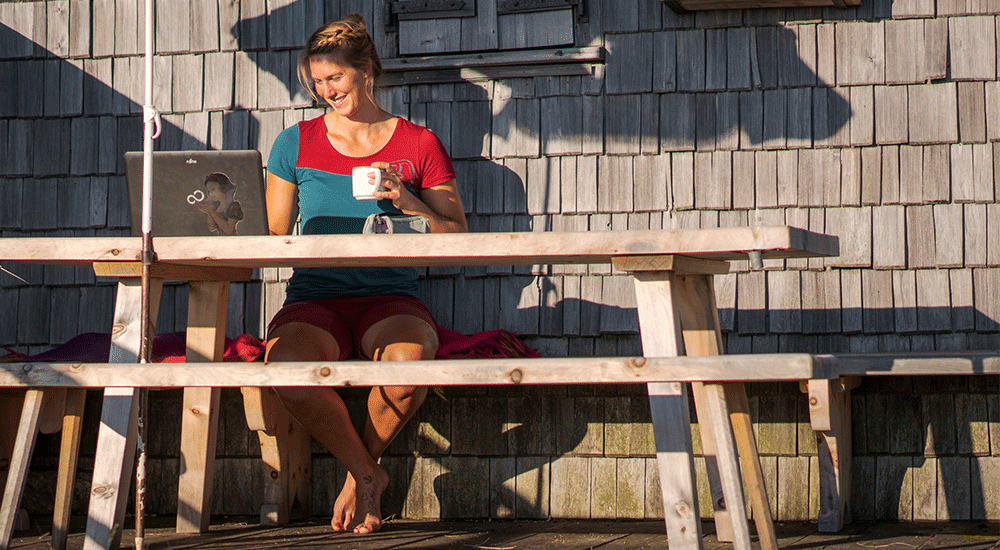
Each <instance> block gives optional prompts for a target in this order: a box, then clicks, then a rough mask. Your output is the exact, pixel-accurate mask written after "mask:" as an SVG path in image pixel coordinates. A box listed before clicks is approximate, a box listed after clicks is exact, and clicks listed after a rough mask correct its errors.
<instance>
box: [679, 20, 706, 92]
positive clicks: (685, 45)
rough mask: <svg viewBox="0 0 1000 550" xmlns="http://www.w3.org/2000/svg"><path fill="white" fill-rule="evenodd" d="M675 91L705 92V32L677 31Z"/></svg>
mask: <svg viewBox="0 0 1000 550" xmlns="http://www.w3.org/2000/svg"><path fill="white" fill-rule="evenodd" d="M676 37H677V90H678V91H681V92H700V91H703V90H705V70H706V65H705V53H706V52H705V31H704V30H684V31H677V33H676Z"/></svg>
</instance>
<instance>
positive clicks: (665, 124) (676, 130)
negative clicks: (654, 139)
mask: <svg viewBox="0 0 1000 550" xmlns="http://www.w3.org/2000/svg"><path fill="white" fill-rule="evenodd" d="M696 97H697V96H696V95H694V94H663V95H661V96H660V150H662V151H691V150H693V149H694V148H695V136H696V133H695V131H696V124H695V120H696V117H695V112H696V110H695V106H696V103H695V99H696ZM609 99H610V98H609ZM584 120H586V117H585V118H584Z"/></svg>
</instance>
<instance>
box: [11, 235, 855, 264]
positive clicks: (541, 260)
mask: <svg viewBox="0 0 1000 550" xmlns="http://www.w3.org/2000/svg"><path fill="white" fill-rule="evenodd" d="M153 249H154V251H155V254H156V261H157V263H160V264H177V265H189V266H215V267H320V266H327V267H334V266H404V265H412V266H430V265H534V264H539V265H547V264H583V263H611V261H612V259H614V258H620V257H656V256H666V255H683V256H688V257H692V258H696V259H701V260H709V261H711V260H746V259H748V253H749V252H760V253H761V257H762V258H763V259H774V258H803V257H816V256H836V255H837V254H838V253H839V240H838V238H837V237H836V236H831V235H825V234H822V233H815V232H811V231H807V230H804V229H799V228H795V227H790V226H776V227H736V228H713V229H684V230H646V231H586V232H534V233H449V234H434V235H305V236H301V235H299V236H292V235H288V236H277V235H274V236H259V237H154V239H153ZM141 251H142V242H141V238H139V237H119V238H113V237H52V238H46V237H24V238H3V239H0V261H16V262H32V263H49V264H65V265H86V264H90V263H94V262H136V261H138V260H139V259H140V254H141Z"/></svg>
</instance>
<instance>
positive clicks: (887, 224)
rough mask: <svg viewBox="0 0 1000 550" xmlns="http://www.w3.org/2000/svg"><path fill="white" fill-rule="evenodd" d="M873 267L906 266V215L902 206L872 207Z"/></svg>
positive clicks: (892, 267) (895, 267)
mask: <svg viewBox="0 0 1000 550" xmlns="http://www.w3.org/2000/svg"><path fill="white" fill-rule="evenodd" d="M872 234H873V235H877V236H878V237H877V238H875V239H874V240H873V241H872V267H874V268H875V269H880V268H881V269H901V268H904V267H906V242H907V241H906V237H907V234H906V217H905V209H904V207H902V206H880V207H875V208H873V209H872Z"/></svg>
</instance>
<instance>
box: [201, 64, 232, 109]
mask: <svg viewBox="0 0 1000 550" xmlns="http://www.w3.org/2000/svg"><path fill="white" fill-rule="evenodd" d="M204 63H205V66H204V71H205V88H204V92H203V95H202V97H203V103H204V108H205V109H206V110H215V109H230V108H232V106H233V83H234V75H233V68H234V67H235V61H234V58H233V54H232V53H230V52H218V53H209V54H206V55H205V56H204Z"/></svg>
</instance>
